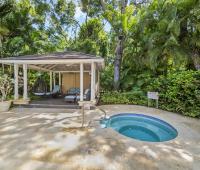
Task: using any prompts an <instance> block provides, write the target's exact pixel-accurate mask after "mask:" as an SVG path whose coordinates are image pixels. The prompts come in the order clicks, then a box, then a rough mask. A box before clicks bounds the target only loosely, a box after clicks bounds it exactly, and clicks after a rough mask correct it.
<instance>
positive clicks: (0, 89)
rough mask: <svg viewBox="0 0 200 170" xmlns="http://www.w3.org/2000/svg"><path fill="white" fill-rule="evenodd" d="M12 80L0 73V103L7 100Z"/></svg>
mask: <svg viewBox="0 0 200 170" xmlns="http://www.w3.org/2000/svg"><path fill="white" fill-rule="evenodd" d="M12 83H13V80H12V79H11V78H10V77H9V76H8V75H7V74H3V73H1V72H0V96H1V101H2V102H3V101H5V100H7V99H8V95H9V94H10V92H11V90H12Z"/></svg>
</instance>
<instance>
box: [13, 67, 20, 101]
mask: <svg viewBox="0 0 200 170" xmlns="http://www.w3.org/2000/svg"><path fill="white" fill-rule="evenodd" d="M18 71H19V66H18V64H14V79H15V86H14V99H15V100H18V99H19V93H18V88H19V87H18Z"/></svg>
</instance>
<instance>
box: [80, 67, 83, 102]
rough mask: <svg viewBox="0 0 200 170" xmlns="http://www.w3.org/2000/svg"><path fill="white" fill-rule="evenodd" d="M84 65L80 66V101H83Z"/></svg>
mask: <svg viewBox="0 0 200 170" xmlns="http://www.w3.org/2000/svg"><path fill="white" fill-rule="evenodd" d="M83 69H84V67H83V63H81V64H80V101H81V102H82V101H83Z"/></svg>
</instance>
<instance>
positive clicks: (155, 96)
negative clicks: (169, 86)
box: [147, 92, 159, 100]
mask: <svg viewBox="0 0 200 170" xmlns="http://www.w3.org/2000/svg"><path fill="white" fill-rule="evenodd" d="M147 97H148V99H155V100H158V98H159V95H158V92H148V93H147Z"/></svg>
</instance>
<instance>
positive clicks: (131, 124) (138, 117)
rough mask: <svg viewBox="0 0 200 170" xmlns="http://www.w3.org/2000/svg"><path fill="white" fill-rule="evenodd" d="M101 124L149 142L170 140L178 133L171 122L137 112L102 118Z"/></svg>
mask: <svg viewBox="0 0 200 170" xmlns="http://www.w3.org/2000/svg"><path fill="white" fill-rule="evenodd" d="M100 123H101V125H102V126H104V127H107V128H108V127H111V128H113V129H114V130H116V131H117V132H119V133H120V134H122V135H124V136H127V137H130V138H134V139H138V140H142V141H149V142H163V141H169V140H172V139H174V138H176V136H177V135H178V132H177V130H176V129H175V128H174V127H173V126H172V125H170V124H169V123H167V122H165V121H163V120H160V119H158V118H155V117H152V116H147V115H143V114H136V113H121V114H117V115H114V116H111V117H110V118H109V119H103V120H101V122H100Z"/></svg>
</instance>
